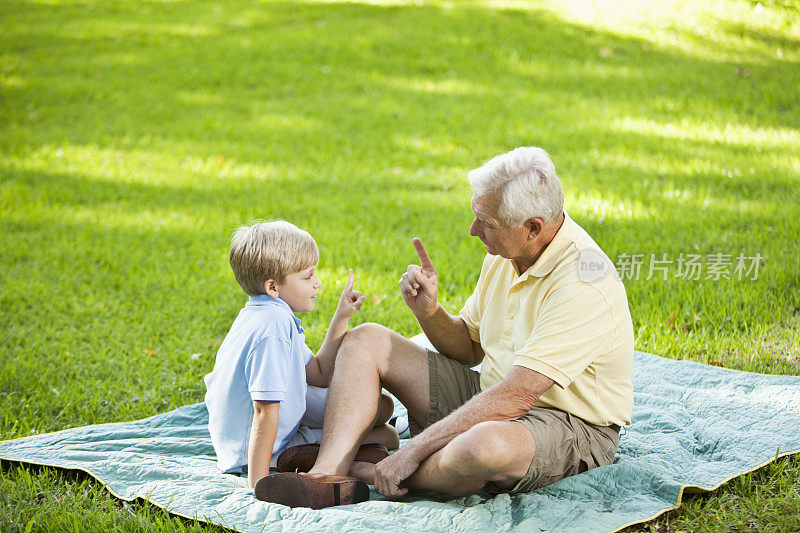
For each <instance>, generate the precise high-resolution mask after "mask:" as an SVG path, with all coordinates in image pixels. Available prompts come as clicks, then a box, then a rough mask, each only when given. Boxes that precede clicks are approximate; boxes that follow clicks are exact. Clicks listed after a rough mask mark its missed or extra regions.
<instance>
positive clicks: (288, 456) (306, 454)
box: [277, 444, 389, 472]
mask: <svg viewBox="0 0 800 533" xmlns="http://www.w3.org/2000/svg"><path fill="white" fill-rule="evenodd" d="M317 455H319V444H301V445H300V446H292V447H291V448H286V449H285V450H283V451H282V452H281V454H280V455H279V456H278V463H277V468H278V472H308V471H309V470H311V467H313V466H314V463H315V462H316V461H317ZM387 457H389V452H388V451H387V450H386V448H385V447H384V446H381V445H380V444H365V445H363V446H361V447H360V448H359V449H358V452H357V453H356V456H355V457H354V458H353V461H364V462H367V463H372V464H377V463H379V462H381V461H383V460H384V459H386V458H387Z"/></svg>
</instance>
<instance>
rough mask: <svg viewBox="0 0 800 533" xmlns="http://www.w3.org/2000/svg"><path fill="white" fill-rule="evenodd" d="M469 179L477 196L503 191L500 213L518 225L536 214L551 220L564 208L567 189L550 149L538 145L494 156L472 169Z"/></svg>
mask: <svg viewBox="0 0 800 533" xmlns="http://www.w3.org/2000/svg"><path fill="white" fill-rule="evenodd" d="M467 180H468V181H469V185H470V187H471V188H472V192H473V194H475V196H477V197H480V196H483V195H485V194H490V193H493V192H495V191H500V192H501V193H502V199H501V201H500V208H499V209H498V212H497V217H498V218H499V219H500V221H501V222H503V223H505V224H508V225H509V226H511V227H514V228H517V227H519V226H521V225H522V224H523V223H524V222H525V221H526V220H528V219H531V218H536V217H539V218H541V219H542V220H543V221H544V223H545V224H551V223H553V222H555V221H556V220H558V218H559V217H560V216H561V212H562V211H563V210H564V191H563V190H562V189H561V182H559V180H558V176H557V175H556V169H555V167H554V166H553V162H552V161H551V160H550V156H549V155H547V152H545V151H544V150H542V149H541V148H537V147H535V146H524V147H521V148H515V149H514V150H511V151H510V152H506V153H505V154H501V155H498V156H496V157H493V158H492V159H490V160H489V161H488V162H487V163H485V164H484V165H483V166H481V167H479V168H476V169H475V170H471V171H470V172H469V173H468V174H467Z"/></svg>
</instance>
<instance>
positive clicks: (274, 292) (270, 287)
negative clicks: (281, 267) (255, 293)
mask: <svg viewBox="0 0 800 533" xmlns="http://www.w3.org/2000/svg"><path fill="white" fill-rule="evenodd" d="M264 292H265V293H267V295H268V296H272V297H273V298H278V297H279V296H280V293H279V292H278V286H277V285H276V284H275V280H274V279H268V280H267V281H265V282H264Z"/></svg>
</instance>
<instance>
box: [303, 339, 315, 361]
mask: <svg viewBox="0 0 800 533" xmlns="http://www.w3.org/2000/svg"><path fill="white" fill-rule="evenodd" d="M312 357H314V352H313V351H311V348H309V347H308V344H305V343H303V364H304V365H307V364H308V363H310V362H311V358H312Z"/></svg>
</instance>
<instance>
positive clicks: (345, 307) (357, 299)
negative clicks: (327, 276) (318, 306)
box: [334, 268, 364, 320]
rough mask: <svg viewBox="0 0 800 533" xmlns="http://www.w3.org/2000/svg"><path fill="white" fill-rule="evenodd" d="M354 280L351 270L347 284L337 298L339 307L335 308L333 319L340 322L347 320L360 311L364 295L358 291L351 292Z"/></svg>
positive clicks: (351, 270)
mask: <svg viewBox="0 0 800 533" xmlns="http://www.w3.org/2000/svg"><path fill="white" fill-rule="evenodd" d="M354 279H355V274H354V273H353V269H352V268H351V269H350V275H349V276H348V277H347V283H346V284H345V286H344V290H343V291H342V295H341V296H340V297H339V305H337V306H336V312H335V313H334V317H338V318H340V319H342V320H349V319H350V317H351V316H353V315H354V314H356V311H358V310H359V309H361V306H362V305H364V295H363V294H361V293H360V292H359V291H354V290H353V280H354Z"/></svg>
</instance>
